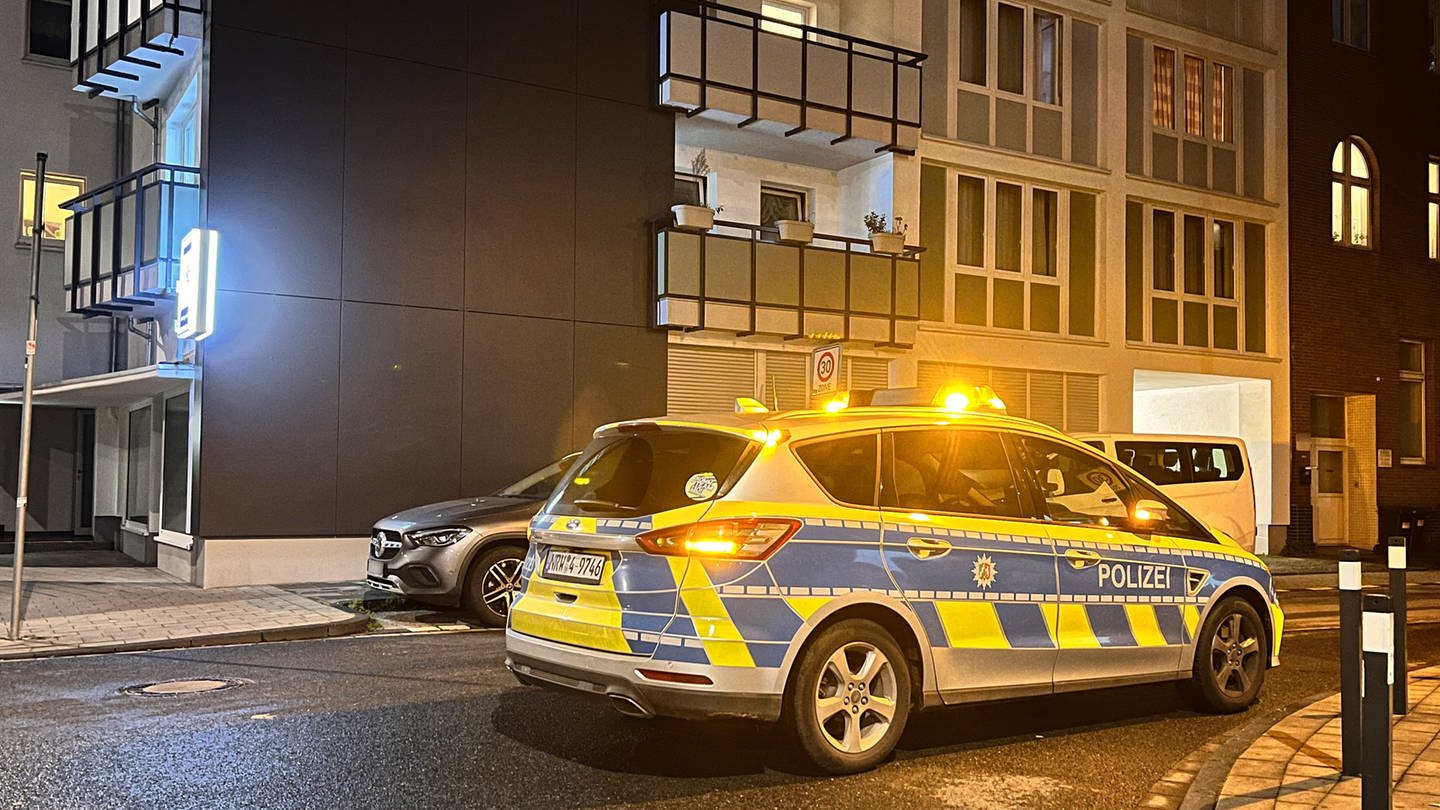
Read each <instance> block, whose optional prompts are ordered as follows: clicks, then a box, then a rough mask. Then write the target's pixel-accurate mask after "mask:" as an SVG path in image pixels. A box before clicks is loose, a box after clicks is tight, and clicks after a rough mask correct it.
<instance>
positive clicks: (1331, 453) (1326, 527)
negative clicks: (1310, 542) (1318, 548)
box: [1310, 447, 1349, 546]
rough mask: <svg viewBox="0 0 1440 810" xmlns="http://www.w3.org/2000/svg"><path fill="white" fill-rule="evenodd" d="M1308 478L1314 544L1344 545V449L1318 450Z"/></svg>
mask: <svg viewBox="0 0 1440 810" xmlns="http://www.w3.org/2000/svg"><path fill="white" fill-rule="evenodd" d="M1312 452H1314V453H1315V468H1314V470H1312V474H1311V476H1310V506H1311V508H1312V511H1313V512H1314V515H1315V518H1314V519H1315V544H1316V545H1332V546H1333V545H1341V544H1343V543H1344V542H1345V540H1346V537H1345V534H1346V531H1345V530H1346V527H1347V525H1348V523H1349V521H1348V516H1349V512H1348V511H1347V509H1346V506H1345V489H1346V487H1345V448H1343V447H1317V448H1315V450H1314V451H1312Z"/></svg>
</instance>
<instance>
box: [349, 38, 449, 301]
mask: <svg viewBox="0 0 1440 810" xmlns="http://www.w3.org/2000/svg"><path fill="white" fill-rule="evenodd" d="M346 89H347V92H346V96H345V112H346V116H345V229H344V238H345V275H344V297H345V299H346V300H351V301H380V302H387V303H395V304H410V305H415V306H429V307H449V308H458V307H459V301H460V292H461V285H462V276H463V273H462V267H463V256H464V252H465V239H464V234H465V231H464V223H465V220H464V207H463V205H461V204H459V202H460V201H461V200H463V199H464V198H465V76H464V74H463V73H459V72H456V71H451V70H444V69H441V68H435V67H429V66H427V65H420V64H415V63H412V62H402V61H399V60H396V59H386V58H382V57H376V56H368V55H365V54H357V53H351V54H350V55H349V62H348V71H347V75H346Z"/></svg>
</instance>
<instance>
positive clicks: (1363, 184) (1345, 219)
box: [1330, 135, 1380, 250]
mask: <svg viewBox="0 0 1440 810" xmlns="http://www.w3.org/2000/svg"><path fill="white" fill-rule="evenodd" d="M1336 152H1340V153H1341V156H1342V157H1341V163H1340V168H1339V170H1337V169H1336V168H1335V153H1336ZM1357 152H1358V153H1359V155H1360V159H1361V160H1362V161H1363V162H1364V164H1365V175H1366V176H1365V177H1359V176H1357V175H1356V174H1355V167H1354V165H1353V164H1352V162H1351V158H1352V156H1353V155H1355V154H1356V153H1357ZM1375 164H1376V160H1375V153H1374V152H1373V151H1371V149H1370V145H1369V144H1367V143H1365V141H1364V140H1362V139H1361V138H1359V137H1358V136H1355V135H1346V136H1345V137H1343V138H1341V139H1340V140H1339V141H1338V142H1337V143H1336V144H1335V148H1334V149H1333V150H1331V153H1330V227H1331V230H1330V243H1331V244H1333V245H1337V246H1339V247H1343V248H1353V249H1355V250H1374V249H1375V242H1376V239H1377V238H1378V233H1377V230H1378V228H1377V225H1378V223H1379V221H1380V219H1379V217H1378V216H1376V209H1377V208H1378V207H1379V205H1378V203H1379V201H1378V195H1377V194H1376V191H1377V189H1378V188H1379V185H1380V183H1379V178H1378V177H1377V174H1378V169H1377V167H1376V165H1375ZM1357 188H1359V189H1364V190H1365V199H1366V209H1367V210H1366V212H1365V215H1366V216H1365V241H1364V242H1363V243H1359V242H1356V241H1355V234H1354V233H1353V232H1352V230H1351V226H1352V224H1353V223H1354V221H1355V213H1354V208H1353V205H1354V198H1355V197H1354V195H1355V189H1357ZM1337 189H1338V190H1339V192H1340V195H1339V202H1340V210H1339V211H1338V212H1337V211H1336V210H1335V202H1336V196H1335V193H1336V191H1337ZM1337 214H1338V216H1339V222H1340V231H1339V233H1336V231H1335V229H1334V228H1335V222H1336V216H1337Z"/></svg>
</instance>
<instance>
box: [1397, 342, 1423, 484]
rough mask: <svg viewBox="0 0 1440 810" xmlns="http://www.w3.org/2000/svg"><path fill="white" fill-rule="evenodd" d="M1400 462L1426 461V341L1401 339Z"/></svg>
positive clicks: (1419, 462) (1416, 462) (1418, 462)
mask: <svg viewBox="0 0 1440 810" xmlns="http://www.w3.org/2000/svg"><path fill="white" fill-rule="evenodd" d="M1400 413H1401V419H1400V463H1402V464H1424V463H1425V344H1424V343H1421V342H1420V341H1418V340H1402V341H1400Z"/></svg>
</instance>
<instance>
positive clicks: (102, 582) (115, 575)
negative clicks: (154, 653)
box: [0, 566, 369, 660]
mask: <svg viewBox="0 0 1440 810" xmlns="http://www.w3.org/2000/svg"><path fill="white" fill-rule="evenodd" d="M12 583H13V579H12V571H11V569H10V568H8V567H6V568H0V660H3V659H10V658H38V657H46V656H55V655H78V654H85V653H103V652H118V651H122V650H153V649H164V648H170V647H198V646H207V645H213V644H243V643H250V642H258V641H281V640H288V639H299V638H323V637H325V636H338V635H345V634H347V633H355V632H359V631H361V630H364V629H365V628H366V626H367V624H368V622H369V618H368V617H367V616H361V615H356V614H354V613H350V612H347V611H344V610H340V609H338V608H335V607H330V606H329V605H325V604H322V603H320V602H317V601H314V600H312V599H308V598H306V597H304V596H301V595H299V594H295V593H291V592H289V591H285V590H282V589H280V588H274V587H270V586H256V587H242V588H214V589H210V590H205V589H201V588H196V587H194V586H192V585H190V584H188V583H185V582H181V581H180V580H178V579H175V578H174V577H171V576H169V575H168V574H165V573H163V572H161V571H158V570H156V569H154V568H138V567H137V568H102V567H93V568H82V567H34V568H31V567H28V566H27V567H26V569H25V592H24V606H23V607H24V609H23V618H22V623H21V628H20V629H21V632H22V637H21V640H20V641H9V640H8V639H9V636H10V600H11V589H12Z"/></svg>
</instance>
